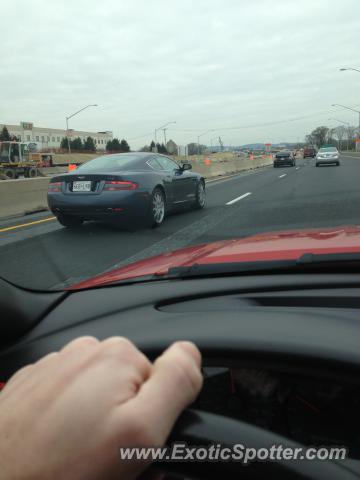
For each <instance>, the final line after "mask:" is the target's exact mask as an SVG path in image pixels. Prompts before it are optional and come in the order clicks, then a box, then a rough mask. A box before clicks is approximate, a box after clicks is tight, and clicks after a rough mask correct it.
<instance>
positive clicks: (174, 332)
mask: <svg viewBox="0 0 360 480" xmlns="http://www.w3.org/2000/svg"><path fill="white" fill-rule="evenodd" d="M9 289H10V293H11V295H9ZM5 291H6V292H7V294H6V295H4V292H5ZM9 299H10V300H9ZM14 299H15V300H16V301H14ZM0 302H1V308H2V312H3V320H2V323H1V325H0V332H1V346H0V382H6V380H7V379H8V378H9V377H10V376H11V375H12V374H13V373H14V372H15V371H16V370H17V369H19V368H21V367H22V366H24V365H26V364H28V363H32V362H34V361H36V360H37V359H39V358H41V357H42V356H43V355H45V354H47V353H49V352H51V351H54V350H56V349H59V348H61V347H62V346H63V345H64V344H65V343H67V342H68V341H70V340H72V339H74V338H76V337H78V336H81V335H93V336H96V337H97V338H99V339H104V338H107V337H109V336H114V335H121V336H126V337H128V338H130V339H131V340H132V341H133V342H134V343H135V344H136V345H137V346H138V347H139V348H140V349H141V350H142V351H144V352H145V353H146V354H147V355H148V356H149V357H150V358H154V357H155V356H156V355H158V354H159V353H160V352H161V351H162V350H163V349H164V348H165V347H166V346H168V345H169V344H170V343H171V342H173V341H175V340H180V339H188V340H192V341H194V342H195V343H196V344H197V345H198V346H199V348H200V350H201V351H202V354H203V358H204V376H205V382H204V388H203V390H202V392H201V394H200V396H199V398H198V400H197V402H196V407H197V408H199V409H201V410H207V411H211V412H214V413H220V414H222V415H225V416H229V417H233V418H237V419H241V420H244V421H246V422H248V423H251V424H255V425H258V426H261V427H263V428H264V429H266V430H270V431H273V432H276V433H279V434H281V435H283V436H285V437H288V438H291V439H294V440H296V441H297V442H299V443H302V444H305V445H346V446H347V447H348V448H349V449H350V455H351V457H352V458H356V459H360V434H359V433H358V431H359V425H360V409H359V407H360V348H359V345H360V316H359V308H360V276H359V275H356V274H338V275H335V274H331V275H330V274H297V275H261V276H260V275H249V276H231V277H221V278H207V279H192V280H163V281H157V282H148V283H135V284H132V285H121V286H108V287H104V288H99V289H92V290H84V291H68V292H52V293H48V292H42V293H39V292H31V291H25V290H21V289H19V288H17V287H13V286H9V285H5V286H4V285H0ZM16 308H19V309H21V310H20V311H19V313H18V315H17V312H16ZM14 309H15V311H14ZM16 318H17V319H19V318H20V319H22V318H24V322H23V323H21V321H19V320H17V321H15V320H13V321H12V320H11V319H16Z"/></svg>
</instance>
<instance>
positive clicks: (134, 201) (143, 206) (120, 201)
mask: <svg viewBox="0 0 360 480" xmlns="http://www.w3.org/2000/svg"><path fill="white" fill-rule="evenodd" d="M191 168H192V166H191V164H189V163H184V164H182V165H179V164H178V163H176V162H175V161H174V160H173V159H172V158H169V157H167V156H164V155H159V154H156V153H143V152H131V153H119V154H113V155H103V156H101V157H97V158H94V159H93V160H90V161H89V162H87V163H85V164H83V165H81V166H80V167H78V168H77V169H76V170H75V171H72V172H71V173H66V174H62V175H57V176H55V177H53V178H52V179H51V181H50V184H49V189H48V204H49V208H50V210H51V211H52V212H53V214H54V215H55V216H56V217H57V219H58V221H59V222H60V223H61V224H62V225H64V226H66V227H72V226H79V225H81V224H82V223H83V222H84V221H86V220H101V221H110V222H112V223H118V224H127V223H135V222H136V223H137V222H138V221H140V222H141V223H143V224H145V225H147V226H149V227H156V226H159V225H161V223H162V222H163V220H164V218H165V215H166V213H167V212H168V211H170V210H172V209H174V208H175V207H177V206H180V205H189V206H192V207H193V208H197V209H201V208H203V207H204V206H205V202H206V193H205V180H204V178H203V177H202V176H201V175H200V174H199V173H195V172H190V171H189V170H191Z"/></svg>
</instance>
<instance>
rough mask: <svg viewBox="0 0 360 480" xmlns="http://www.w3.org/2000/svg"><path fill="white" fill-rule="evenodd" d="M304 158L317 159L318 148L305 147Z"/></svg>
mask: <svg viewBox="0 0 360 480" xmlns="http://www.w3.org/2000/svg"><path fill="white" fill-rule="evenodd" d="M303 157H304V158H315V157H316V148H315V147H305V148H304V153H303Z"/></svg>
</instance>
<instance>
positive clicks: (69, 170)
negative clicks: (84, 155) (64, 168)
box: [68, 163, 76, 172]
mask: <svg viewBox="0 0 360 480" xmlns="http://www.w3.org/2000/svg"><path fill="white" fill-rule="evenodd" d="M73 170H76V165H75V163H69V165H68V172H72V171H73Z"/></svg>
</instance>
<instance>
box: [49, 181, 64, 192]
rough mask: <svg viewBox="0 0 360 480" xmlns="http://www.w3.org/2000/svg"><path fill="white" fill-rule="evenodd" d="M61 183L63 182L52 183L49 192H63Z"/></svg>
mask: <svg viewBox="0 0 360 480" xmlns="http://www.w3.org/2000/svg"><path fill="white" fill-rule="evenodd" d="M61 183H62V182H50V183H49V187H48V192H61Z"/></svg>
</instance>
